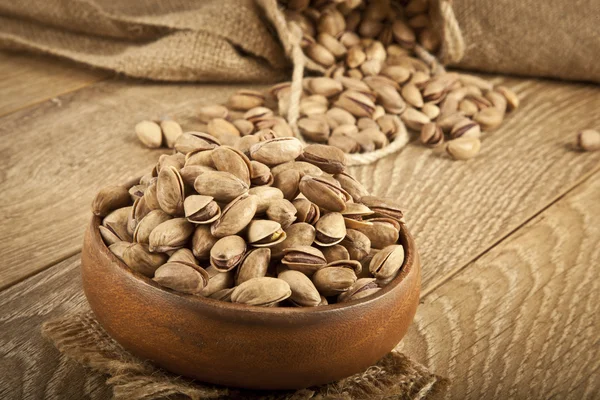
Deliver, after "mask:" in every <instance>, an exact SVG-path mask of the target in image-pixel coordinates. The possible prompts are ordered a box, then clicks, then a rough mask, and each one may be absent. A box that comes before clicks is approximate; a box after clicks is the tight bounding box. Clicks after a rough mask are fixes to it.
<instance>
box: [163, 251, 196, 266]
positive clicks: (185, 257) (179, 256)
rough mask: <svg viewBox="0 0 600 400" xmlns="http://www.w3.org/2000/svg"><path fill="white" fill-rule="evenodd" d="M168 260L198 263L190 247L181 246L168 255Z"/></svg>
mask: <svg viewBox="0 0 600 400" xmlns="http://www.w3.org/2000/svg"><path fill="white" fill-rule="evenodd" d="M168 261H183V262H186V263H190V264H196V265H198V261H197V260H196V257H194V254H193V253H192V251H191V250H190V249H187V248H182V249H178V250H175V251H174V252H173V254H171V256H170V257H169V260H168Z"/></svg>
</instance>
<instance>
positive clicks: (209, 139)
mask: <svg viewBox="0 0 600 400" xmlns="http://www.w3.org/2000/svg"><path fill="white" fill-rule="evenodd" d="M220 144H221V142H219V140H218V139H217V138H216V137H214V136H212V135H209V134H208V133H204V132H185V133H183V134H182V135H181V136H179V137H178V138H177V140H176V141H175V144H174V147H175V150H177V151H178V152H180V153H183V154H187V153H189V152H191V151H194V150H200V149H201V150H210V149H214V148H215V147H217V146H219V145H220Z"/></svg>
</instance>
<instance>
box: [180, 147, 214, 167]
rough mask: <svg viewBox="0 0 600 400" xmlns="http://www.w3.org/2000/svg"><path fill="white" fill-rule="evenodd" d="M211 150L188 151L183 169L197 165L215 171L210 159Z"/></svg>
mask: <svg viewBox="0 0 600 400" xmlns="http://www.w3.org/2000/svg"><path fill="white" fill-rule="evenodd" d="M213 150H214V149H197V150H192V151H190V152H189V153H187V154H186V155H185V167H190V166H194V165H199V166H203V167H210V168H212V169H216V168H215V163H214V162H213V159H212V153H213Z"/></svg>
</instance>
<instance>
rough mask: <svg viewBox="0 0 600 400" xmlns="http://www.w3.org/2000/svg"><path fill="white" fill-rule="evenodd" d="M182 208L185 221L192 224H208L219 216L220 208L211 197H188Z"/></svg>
mask: <svg viewBox="0 0 600 400" xmlns="http://www.w3.org/2000/svg"><path fill="white" fill-rule="evenodd" d="M183 208H184V210H185V217H186V218H187V220H188V221H190V222H191V223H194V224H210V223H211V222H213V221H215V220H217V219H218V218H219V217H220V216H221V208H220V207H219V205H218V204H217V203H216V202H215V201H214V200H213V198H212V197H211V196H202V195H192V196H188V197H186V198H185V201H184V202H183Z"/></svg>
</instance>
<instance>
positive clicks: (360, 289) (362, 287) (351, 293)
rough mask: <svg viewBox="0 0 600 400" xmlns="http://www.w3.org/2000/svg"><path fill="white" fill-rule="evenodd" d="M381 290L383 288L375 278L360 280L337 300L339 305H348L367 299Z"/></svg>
mask: <svg viewBox="0 0 600 400" xmlns="http://www.w3.org/2000/svg"><path fill="white" fill-rule="evenodd" d="M380 290H381V287H379V285H378V284H377V282H376V281H375V278H360V279H358V280H357V281H356V282H354V285H352V286H350V288H349V289H348V290H347V291H345V292H344V293H341V294H340V295H339V296H338V299H337V300H338V302H339V303H346V302H348V301H352V300H358V299H362V298H365V297H367V296H370V295H372V294H374V293H377V292H379V291H380Z"/></svg>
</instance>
